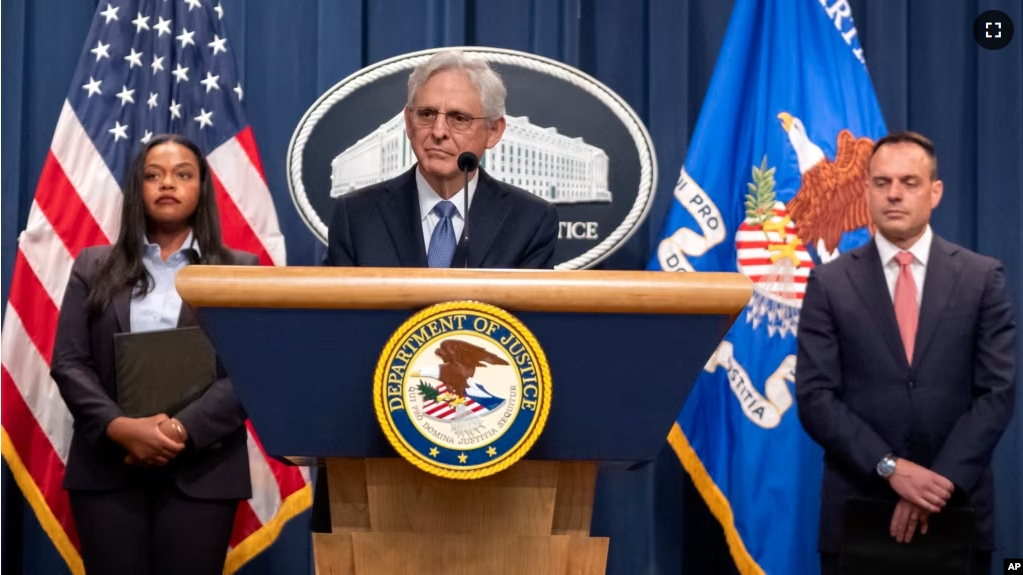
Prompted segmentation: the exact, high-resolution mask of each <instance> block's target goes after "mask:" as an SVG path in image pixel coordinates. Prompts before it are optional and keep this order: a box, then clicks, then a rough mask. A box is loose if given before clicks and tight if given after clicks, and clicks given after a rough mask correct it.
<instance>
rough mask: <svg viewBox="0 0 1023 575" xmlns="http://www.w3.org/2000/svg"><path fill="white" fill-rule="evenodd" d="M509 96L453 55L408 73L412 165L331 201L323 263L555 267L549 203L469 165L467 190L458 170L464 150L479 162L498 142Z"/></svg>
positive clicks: (489, 73) (492, 78) (484, 66)
mask: <svg viewBox="0 0 1023 575" xmlns="http://www.w3.org/2000/svg"><path fill="white" fill-rule="evenodd" d="M506 93H507V92H506V90H505V87H504V84H503V83H502V81H501V79H500V77H499V76H498V75H497V74H496V73H495V72H494V71H493V70H492V69H491V68H490V65H489V64H488V63H487V62H486V60H483V59H482V58H479V57H477V56H473V55H470V54H466V53H463V52H459V51H443V52H439V53H437V54H435V55H434V56H433V57H431V58H429V59H428V60H427V61H425V62H424V63H422V64H421V65H419V66H418V67H417V68H416V69H415V70H413V72H412V74H411V75H410V76H409V81H408V103H407V105H406V107H405V112H404V115H405V131H406V134H407V136H408V138H409V142H410V143H411V145H412V150H413V151H414V152H415V156H416V159H417V160H418V161H417V163H416V164H415V165H413V166H412V168H410V169H409V170H408V171H407V172H405V173H403V174H401V175H399V176H397V177H396V178H393V179H391V180H388V181H385V182H381V183H379V184H374V185H371V186H368V187H365V188H362V189H360V190H355V191H353V192H350V193H348V194H345V195H342V196H341V197H339V198H338V199H337V203H336V205H335V208H334V212H333V216H332V218H331V222H330V229H329V234H328V250H327V254H326V257H325V262H324V263H325V264H326V265H334V266H364V267H365V266H370V267H441V268H444V267H471V268H505V269H507V268H552V267H553V266H554V250H555V246H556V244H557V236H558V213H557V209H556V208H555V206H554V205H552V204H550V203H548V202H547V201H546V200H544V199H542V198H539V197H537V196H534V195H533V194H530V193H529V192H527V191H525V190H523V189H521V188H517V187H515V186H511V185H508V184H505V183H503V182H499V181H497V180H495V179H494V178H492V177H491V176H489V175H488V174H487V173H486V172H485V171H484V170H483V168H481V167H479V168H474V169H472V170H471V171H470V173H469V174H468V179H469V184H468V186H466V185H465V179H466V174H465V173H463V171H462V170H461V169H460V167H459V161H458V160H459V156H460V155H462V154H463V153H465V152H472V154H473V155H474V156H475V157H476V158H477V159H481V158H482V157H483V153H484V152H485V151H486V150H487V149H490V148H493V147H494V146H495V145H497V143H498V142H499V141H500V140H501V136H502V135H503V134H504V129H505V118H504V101H505V96H506ZM465 188H468V190H466V189H465ZM466 193H468V201H466V198H465V194H466ZM466 205H468V206H469V207H468V210H469V214H468V215H469V217H468V222H469V224H468V225H469V228H470V230H471V234H469V237H468V238H466V233H465V232H466V231H467V230H466V229H465V222H466V217H465V213H464V211H465V209H466V208H465V206H466Z"/></svg>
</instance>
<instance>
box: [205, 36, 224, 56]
mask: <svg viewBox="0 0 1023 575" xmlns="http://www.w3.org/2000/svg"><path fill="white" fill-rule="evenodd" d="M225 42H227V38H221V37H219V36H217V35H216V34H214V35H213V41H212V42H210V43H209V44H207V46H209V47H210V48H213V55H214V56H216V55H217V52H224V53H225V54H226V53H227V48H225V47H224V43H225Z"/></svg>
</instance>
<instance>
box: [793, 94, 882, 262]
mask: <svg viewBox="0 0 1023 575" xmlns="http://www.w3.org/2000/svg"><path fill="white" fill-rule="evenodd" d="M778 119H779V120H781V123H782V127H783V128H784V129H785V131H786V132H787V133H788V136H789V142H790V143H791V144H792V148H793V149H794V150H795V151H796V157H797V158H798V160H799V173H800V174H801V175H802V178H801V182H800V186H799V191H798V192H797V193H796V197H795V198H793V199H792V201H790V202H789V203H788V206H787V207H788V213H789V214H790V215H791V216H792V219H793V220H794V221H795V222H796V225H797V226H798V227H799V235H800V237H801V239H802V240H803V241H804V242H805V243H806V245H808V246H814V247H815V248H816V249H817V254H818V255H819V256H820V258H821V260H822V261H825V262H826V261H829V260H831V259H834V258H835V257H837V256H838V253H837V249H838V242H839V240H840V239H841V238H842V234H843V233H845V232H851V231H855V230H858V229H860V228H862V227H864V226H867V227H868V229H869V230H870V233H871V234H873V232H874V228H873V224H872V223H871V221H870V212H869V211H868V210H867V198H866V193H867V166H868V164H869V163H870V155H871V152H872V151H873V148H874V142H873V140H871V139H870V138H857V137H856V136H854V135H853V134H852V132H850V131H849V130H845V129H843V130H841V131H840V132H839V133H838V146H837V149H838V151H837V152H836V153H835V159H834V161H832V160H830V159H828V157H827V156H825V155H824V151H823V150H821V148H820V146H818V145H817V144H815V143H813V142H812V141H811V140H810V138H809V136H807V133H806V128H805V127H804V126H803V122H802V120H800V119H799V118H796V117H794V116H792V115H791V114H789V113H788V112H782V113H780V114H778Z"/></svg>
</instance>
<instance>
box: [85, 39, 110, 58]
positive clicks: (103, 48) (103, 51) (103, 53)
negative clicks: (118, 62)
mask: <svg viewBox="0 0 1023 575" xmlns="http://www.w3.org/2000/svg"><path fill="white" fill-rule="evenodd" d="M109 50H110V44H104V43H103V41H102V40H97V41H96V47H95V48H93V49H92V50H89V51H90V52H92V53H93V54H95V55H96V61H97V62H99V61H100V60H102V59H103V58H110V52H109Z"/></svg>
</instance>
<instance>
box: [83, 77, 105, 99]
mask: <svg viewBox="0 0 1023 575" xmlns="http://www.w3.org/2000/svg"><path fill="white" fill-rule="evenodd" d="M102 83H103V80H96V79H93V77H92V76H89V83H88V84H85V85H83V86H82V88H84V89H86V90H88V91H89V97H90V98H91V97H92V95H93V94H102V93H103V92H101V91H100V89H99V85H100V84H102Z"/></svg>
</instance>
